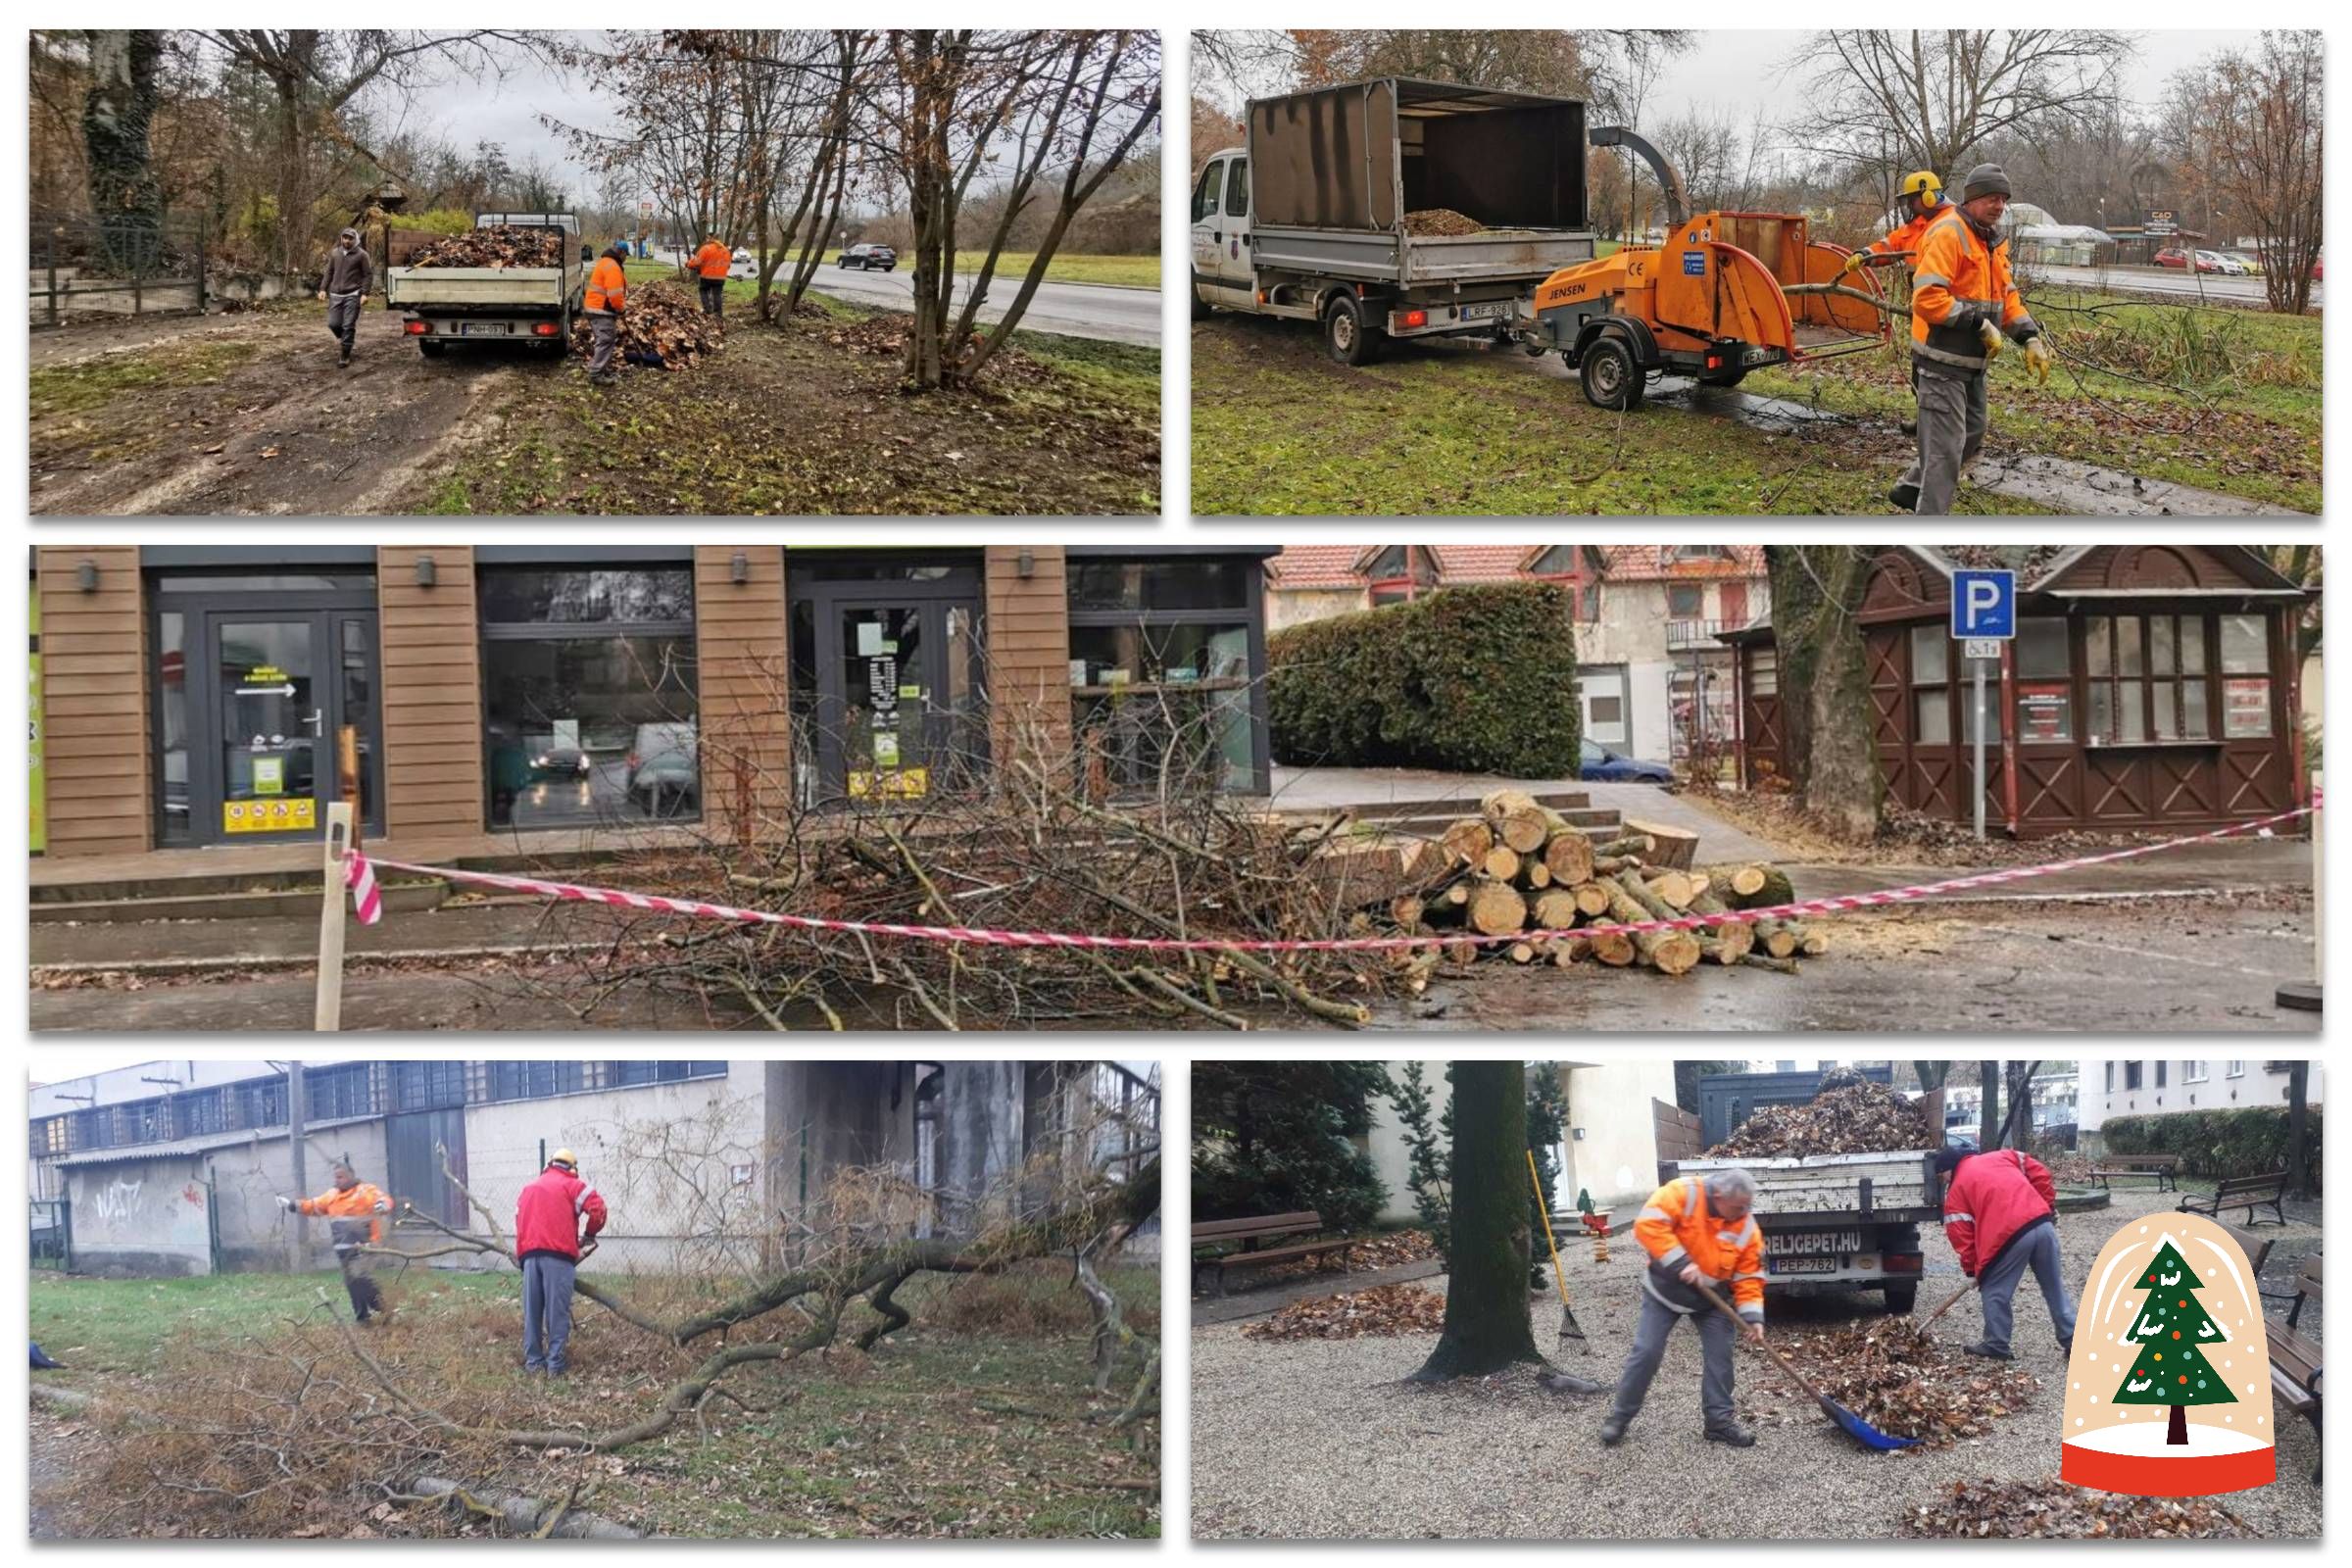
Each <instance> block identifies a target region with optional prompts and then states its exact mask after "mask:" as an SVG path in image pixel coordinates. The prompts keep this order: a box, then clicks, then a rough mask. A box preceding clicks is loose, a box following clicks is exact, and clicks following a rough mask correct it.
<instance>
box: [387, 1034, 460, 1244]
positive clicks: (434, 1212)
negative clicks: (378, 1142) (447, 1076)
mask: <svg viewBox="0 0 2352 1568" xmlns="http://www.w3.org/2000/svg"><path fill="white" fill-rule="evenodd" d="M436 1065H438V1064H436ZM452 1065H453V1066H454V1065H456V1064H455V1063H452ZM384 1144H385V1157H384V1166H385V1176H386V1180H387V1185H388V1186H389V1188H390V1191H391V1194H392V1201H393V1204H394V1206H395V1209H396V1210H397V1207H398V1205H399V1204H401V1203H404V1202H406V1203H411V1204H414V1205H415V1206H416V1209H417V1213H419V1214H424V1215H428V1216H430V1217H431V1218H433V1219H437V1220H439V1221H440V1222H441V1223H442V1224H444V1225H449V1226H453V1227H455V1228H457V1229H460V1230H464V1229H466V1228H467V1227H468V1226H469V1225H470V1224H471V1216H470V1215H468V1214H467V1213H466V1199H465V1196H464V1195H463V1194H461V1193H460V1192H459V1191H458V1189H457V1187H456V1186H455V1185H454V1184H453V1183H452V1182H451V1181H450V1180H449V1178H448V1176H447V1175H445V1174H443V1172H442V1169H441V1151H443V1150H447V1151H448V1152H449V1169H450V1171H451V1172H454V1173H455V1174H456V1176H457V1178H458V1180H459V1181H465V1180H466V1109H465V1107H464V1106H463V1105H452V1106H447V1107H445V1108H443V1109H439V1110H416V1111H403V1112H402V1113H400V1114H399V1115H396V1116H387V1117H385V1118H384Z"/></svg>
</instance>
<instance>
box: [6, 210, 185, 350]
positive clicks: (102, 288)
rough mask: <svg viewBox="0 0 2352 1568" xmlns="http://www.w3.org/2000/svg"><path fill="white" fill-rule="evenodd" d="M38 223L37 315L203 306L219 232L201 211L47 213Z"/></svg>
mask: <svg viewBox="0 0 2352 1568" xmlns="http://www.w3.org/2000/svg"><path fill="white" fill-rule="evenodd" d="M30 228H31V254H30V256H29V258H28V260H29V263H30V266H31V271H32V293H31V304H32V319H33V320H34V321H35V322H37V323H40V324H42V325H46V326H57V325H60V324H62V323H63V322H64V321H65V320H66V319H68V318H69V317H89V316H150V315H155V314H158V313H172V314H177V313H183V312H191V311H193V312H197V313H201V312H203V310H204V309H205V307H206V305H207V303H208V299H209V295H208V288H207V284H206V276H205V272H206V263H207V260H208V256H209V252H210V247H211V238H212V237H211V235H210V234H209V233H208V232H207V229H206V225H205V223H204V221H203V220H201V219H185V220H183V219H165V220H163V221H160V222H158V221H150V220H147V219H144V218H137V217H131V216H124V217H121V218H113V219H104V220H101V219H89V218H47V219H43V218H39V217H35V218H34V219H33V221H32V223H31V225H30Z"/></svg>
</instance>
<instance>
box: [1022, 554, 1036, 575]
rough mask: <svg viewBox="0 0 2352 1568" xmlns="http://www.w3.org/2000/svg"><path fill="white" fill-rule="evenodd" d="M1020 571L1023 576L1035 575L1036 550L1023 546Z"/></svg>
mask: <svg viewBox="0 0 2352 1568" xmlns="http://www.w3.org/2000/svg"><path fill="white" fill-rule="evenodd" d="M1019 565H1020V572H1021V575H1022V576H1024V577H1034V576H1036V575H1037V552H1036V551H1034V550H1030V549H1027V548H1026V547H1024V548H1023V549H1022V551H1021V555H1020V562H1019Z"/></svg>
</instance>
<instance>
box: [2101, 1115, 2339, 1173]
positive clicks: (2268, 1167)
mask: <svg viewBox="0 0 2352 1568" xmlns="http://www.w3.org/2000/svg"><path fill="white" fill-rule="evenodd" d="M2322 1119H2323V1118H2322V1117H2321V1115H2320V1107H2319V1106H2318V1105H2313V1106H2311V1107H2310V1110H2309V1112H2308V1114H2307V1117H2306V1123H2305V1125H2306V1128H2307V1133H2308V1136H2309V1137H2310V1139H2311V1181H2312V1186H2313V1187H2314V1188H2317V1187H2318V1186H2319V1182H2320V1169H2321V1159H2320V1123H2321V1121H2322ZM2099 1137H2100V1139H2101V1140H2102V1143H2103V1147H2104V1148H2105V1149H2106V1151H2107V1152H2109V1153H2111V1154H2179V1155H2181V1156H2182V1159H2181V1168H2182V1169H2183V1170H2184V1171H2186V1172H2187V1174H2189V1175H2191V1176H2210V1177H2213V1178H2215V1179H2216V1180H2219V1179H2221V1178H2223V1177H2229V1176H2268V1175H2269V1174H2270V1173H2271V1172H2273V1171H2278V1170H2284V1169H2286V1107H2285V1106H2284V1105H2232V1106H2230V1107H2229V1108H2227V1109H2222V1110H2177V1111H2172V1112H2170V1113H2168V1114H2165V1115H2158V1116H2110V1117H2108V1118H2107V1120H2106V1121H2104V1122H2102V1123H2101V1124H2100V1126H2099Z"/></svg>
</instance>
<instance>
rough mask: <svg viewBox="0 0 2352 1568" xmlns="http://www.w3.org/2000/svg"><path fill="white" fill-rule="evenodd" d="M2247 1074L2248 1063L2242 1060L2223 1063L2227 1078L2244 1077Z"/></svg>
mask: <svg viewBox="0 0 2352 1568" xmlns="http://www.w3.org/2000/svg"><path fill="white" fill-rule="evenodd" d="M2245 1075H2246V1064H2245V1063H2244V1062H2242V1061H2229V1062H2224V1063H2223V1064H2222V1076H2223V1077H2225V1078H2243V1077H2244V1076H2245Z"/></svg>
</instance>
